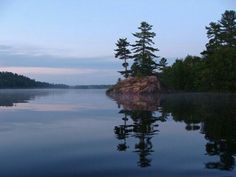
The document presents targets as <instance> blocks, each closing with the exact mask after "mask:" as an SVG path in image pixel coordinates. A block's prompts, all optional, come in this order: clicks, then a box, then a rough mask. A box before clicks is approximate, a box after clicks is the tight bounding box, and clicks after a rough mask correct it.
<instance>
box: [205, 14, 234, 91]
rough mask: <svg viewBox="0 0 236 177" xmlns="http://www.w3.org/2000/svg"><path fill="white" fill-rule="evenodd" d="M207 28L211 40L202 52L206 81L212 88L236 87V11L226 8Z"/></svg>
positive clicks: (208, 86)
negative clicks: (217, 19)
mask: <svg viewBox="0 0 236 177" xmlns="http://www.w3.org/2000/svg"><path fill="white" fill-rule="evenodd" d="M206 29H207V37H208V38H209V42H208V43H207V44H206V50H205V51H204V52H202V54H203V56H204V58H205V62H206V69H205V73H206V75H205V80H206V81H205V83H208V85H207V88H208V89H210V90H235V89H236V69H235V68H236V12H235V11H233V10H230V11H228V10H226V11H225V13H224V14H223V15H222V17H221V20H219V21H218V22H211V23H210V25H209V26H208V27H206Z"/></svg>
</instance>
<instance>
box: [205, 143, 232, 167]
mask: <svg viewBox="0 0 236 177" xmlns="http://www.w3.org/2000/svg"><path fill="white" fill-rule="evenodd" d="M228 143H229V142H226V141H219V142H208V143H207V144H206V152H207V153H208V155H210V156H215V155H218V156H219V157H220V161H219V162H208V163H206V168H209V169H220V170H232V169H233V168H234V166H235V160H234V157H233V152H232V150H233V149H235V148H236V146H235V144H234V145H233V144H228ZM232 145H233V146H232Z"/></svg>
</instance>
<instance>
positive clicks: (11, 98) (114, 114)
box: [0, 90, 236, 177]
mask: <svg viewBox="0 0 236 177" xmlns="http://www.w3.org/2000/svg"><path fill="white" fill-rule="evenodd" d="M235 158H236V95H235V94H196V93H195V94H169V95H161V96H155V97H154V96H153V97H145V98H137V97H130V98H127V97H126V98H113V99H111V98H108V97H107V96H106V95H105V90H0V176H1V177H158V176H159V177H212V176H214V177H215V176H217V177H235V176H236V170H235V163H236V162H235Z"/></svg>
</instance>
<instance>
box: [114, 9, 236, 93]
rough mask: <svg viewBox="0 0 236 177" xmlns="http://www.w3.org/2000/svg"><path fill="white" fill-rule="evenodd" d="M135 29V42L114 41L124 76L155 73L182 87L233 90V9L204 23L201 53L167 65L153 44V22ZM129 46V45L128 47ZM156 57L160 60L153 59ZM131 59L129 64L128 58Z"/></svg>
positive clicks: (235, 34)
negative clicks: (204, 35) (217, 18)
mask: <svg viewBox="0 0 236 177" xmlns="http://www.w3.org/2000/svg"><path fill="white" fill-rule="evenodd" d="M138 29H139V30H140V32H137V33H134V34H133V36H134V37H135V39H136V40H135V44H130V43H129V42H128V41H127V38H121V39H119V40H118V42H117V43H116V46H117V48H116V49H115V52H116V53H115V57H116V58H119V59H122V60H124V63H123V67H124V71H120V73H121V74H122V75H123V76H124V77H125V78H127V77H129V76H133V77H142V76H149V75H156V76H158V77H159V78H160V80H161V82H162V83H163V85H165V86H167V87H169V88H172V89H174V90H181V91H236V12H235V11H233V10H226V11H225V12H224V14H222V17H221V19H220V20H219V21H217V22H211V23H210V24H209V26H207V27H206V33H207V37H208V42H207V44H206V49H205V50H204V51H202V53H201V56H190V55H189V56H186V57H185V58H183V59H176V61H175V62H174V63H173V64H172V65H171V66H167V59H165V58H161V59H160V58H159V57H157V56H156V54H155V52H156V51H158V49H157V48H155V47H153V45H154V42H153V38H154V37H155V35H156V34H155V33H154V32H152V31H151V30H152V25H149V24H148V23H147V22H142V23H141V25H140V27H139V28H138ZM130 48H131V49H130ZM157 58H159V62H156V59H157ZM129 59H130V60H132V65H131V67H130V68H128V66H129V64H128V63H129V62H127V60H129Z"/></svg>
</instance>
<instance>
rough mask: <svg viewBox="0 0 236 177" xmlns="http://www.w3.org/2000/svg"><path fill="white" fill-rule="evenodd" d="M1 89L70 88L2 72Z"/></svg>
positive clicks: (0, 78)
mask: <svg viewBox="0 0 236 177" xmlns="http://www.w3.org/2000/svg"><path fill="white" fill-rule="evenodd" d="M0 88H68V86H67V85H63V84H50V83H47V82H39V81H35V80H34V79H30V78H28V77H25V76H22V75H18V74H14V73H11V72H0Z"/></svg>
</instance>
